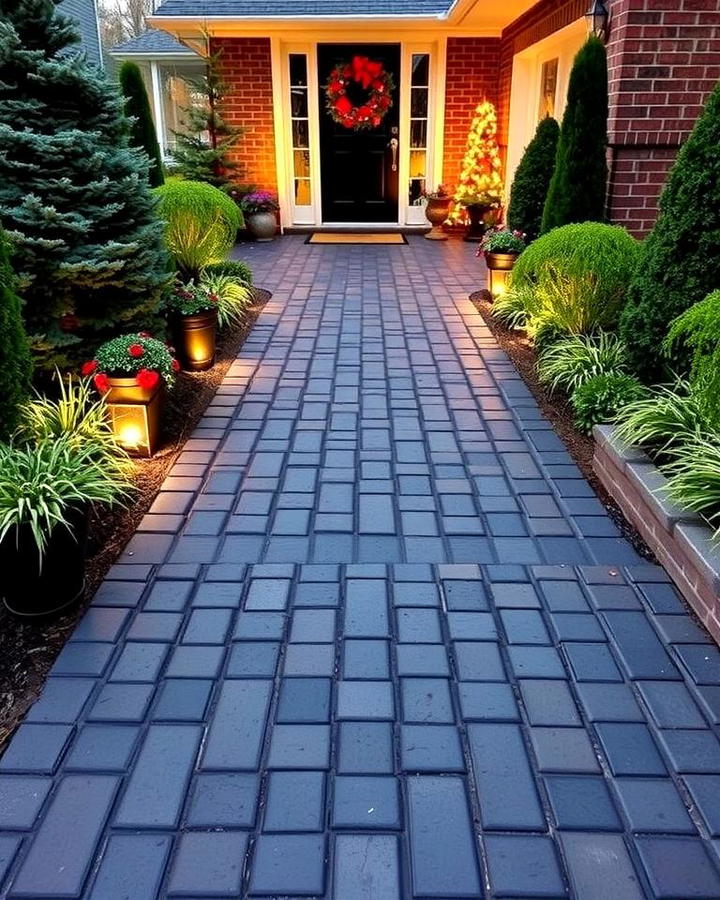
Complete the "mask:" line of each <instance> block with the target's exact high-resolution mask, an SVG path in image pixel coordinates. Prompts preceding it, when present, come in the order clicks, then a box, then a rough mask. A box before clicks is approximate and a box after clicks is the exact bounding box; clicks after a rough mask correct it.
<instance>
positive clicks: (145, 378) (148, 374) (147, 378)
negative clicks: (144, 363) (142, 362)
mask: <svg viewBox="0 0 720 900" xmlns="http://www.w3.org/2000/svg"><path fill="white" fill-rule="evenodd" d="M135 378H136V380H137V383H138V384H139V385H140V387H141V388H145V389H146V390H152V389H153V388H154V387H155V385H156V384H157V383H158V381H160V376H159V375H158V373H157V372H154V371H153V370H152V369H140V371H139V372H138V373H137V375H136V376H135Z"/></svg>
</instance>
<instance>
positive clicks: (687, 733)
mask: <svg viewBox="0 0 720 900" xmlns="http://www.w3.org/2000/svg"><path fill="white" fill-rule="evenodd" d="M247 256H248V258H249V259H250V260H251V262H252V264H253V266H254V268H255V271H256V273H257V280H258V282H259V283H260V284H262V285H264V286H267V287H269V288H271V289H272V290H273V291H274V292H275V296H274V298H273V300H272V301H271V303H270V304H269V306H268V307H267V308H266V310H265V312H264V313H263V315H262V317H261V318H260V320H259V322H258V324H257V326H256V328H255V330H254V331H253V333H252V335H251V339H250V340H249V341H248V342H247V343H246V345H245V347H244V348H243V350H242V353H241V356H240V358H239V359H238V360H237V362H236V363H234V364H233V366H232V368H231V370H230V372H229V374H228V376H227V378H226V379H225V381H224V382H223V385H222V386H221V388H220V390H219V391H218V394H217V396H216V398H215V400H214V401H213V403H212V405H211V406H210V408H209V409H208V412H207V414H206V416H205V417H204V419H203V420H202V423H201V425H200V428H199V429H198V431H197V432H196V434H195V435H194V436H193V438H192V439H191V440H190V441H189V442H188V444H187V447H186V450H185V452H184V453H183V454H182V456H181V457H180V459H179V460H178V463H177V465H176V466H175V468H174V469H173V471H172V474H171V476H170V478H169V479H168V480H167V482H166V483H165V485H164V486H163V490H162V491H161V493H160V495H159V497H158V499H157V501H156V503H155V505H154V507H153V509H152V511H151V513H150V515H148V516H147V517H146V519H145V520H144V521H143V523H142V526H141V529H140V530H139V532H138V534H137V535H136V536H135V537H134V538H133V540H132V541H131V543H130V545H129V547H128V549H127V550H126V552H125V553H124V555H123V557H122V558H121V560H120V561H119V563H118V564H117V565H116V566H115V567H114V568H113V569H112V571H111V573H110V575H109V577H108V579H107V580H106V582H105V583H104V584H103V586H102V587H101V589H100V591H99V592H98V594H97V596H96V598H95V600H94V602H93V605H92V608H91V610H90V611H89V612H88V614H87V615H86V616H85V618H84V619H83V620H82V621H81V623H80V624H79V626H78V628H77V629H76V631H75V633H74V635H73V637H72V639H71V641H70V643H69V644H68V645H67V646H66V648H65V649H64V650H63V652H62V653H61V655H60V657H59V659H58V661H57V663H56V665H55V667H54V669H53V670H52V672H51V675H50V678H49V680H48V682H47V686H46V688H45V691H44V693H43V695H42V697H41V698H40V700H39V701H38V702H37V703H36V704H35V706H34V707H33V708H32V709H31V711H30V713H29V714H28V716H27V719H26V721H25V723H24V724H23V725H22V726H21V728H20V729H19V731H18V732H17V734H16V736H15V738H14V740H13V742H12V743H11V745H10V747H9V748H8V750H7V752H6V753H5V755H4V756H3V758H2V760H0V885H3V888H2V892H1V893H0V896H2V897H5V896H7V897H12V898H15V897H26V898H60V897H89V898H93V900H121V898H128V900H154V898H158V897H173V898H174V897H186V898H187V897H190V898H195V900H206V898H210V897H235V898H237V897H245V896H249V897H253V898H255V897H264V898H270V897H278V898H281V897H298V896H310V897H318V898H325V900H330V898H335V900H396V898H398V900H399V898H408V900H409V898H420V897H425V898H428V897H431V898H438V900H441V898H444V900H449V898H456V897H475V898H479V897H494V898H505V897H516V898H536V897H546V898H548V897H549V898H561V897H568V896H570V897H575V898H579V900H600V898H603V900H608V898H612V900H636V898H681V900H686V898H687V900H689V898H717V897H720V875H719V874H718V858H717V847H716V843H717V842H716V841H715V840H714V839H715V838H717V837H720V743H718V740H717V734H716V733H717V727H718V724H720V652H718V650H717V648H716V647H715V645H714V644H712V643H710V642H709V640H708V638H707V637H706V635H705V633H704V632H703V631H701V630H700V629H699V628H698V627H697V626H696V625H695V624H694V623H693V621H692V620H691V619H690V617H689V616H688V615H687V613H686V612H685V609H684V607H683V605H682V604H681V602H680V601H679V599H678V598H677V596H676V594H675V592H674V590H673V588H672V586H671V585H670V583H669V582H668V579H667V578H666V576H665V575H664V573H663V572H662V570H660V569H657V568H655V567H652V566H648V565H647V564H645V563H643V561H642V560H640V559H639V558H638V557H637V556H636V555H635V553H634V551H633V550H632V548H631V547H630V546H629V545H628V544H627V543H626V542H625V541H624V540H623V539H622V538H621V537H620V536H619V534H618V533H617V531H616V529H615V526H614V525H613V523H612V522H611V520H610V519H609V518H608V517H607V515H606V514H605V512H604V510H603V508H602V506H601V505H600V504H599V502H598V501H597V499H596V498H595V496H594V495H593V492H592V490H591V489H590V487H589V486H588V484H587V483H586V482H585V480H584V479H583V478H582V476H581V474H580V472H579V471H578V469H577V468H576V466H575V465H574V463H573V462H572V460H571V458H570V457H569V455H568V454H567V452H566V450H565V449H564V447H563V445H562V444H561V442H560V441H559V440H558V439H557V437H556V436H555V434H554V432H553V430H552V428H551V427H550V426H549V424H548V423H547V422H545V421H544V420H543V418H542V415H541V413H540V412H539V410H538V408H537V406H536V404H535V402H534V400H533V399H532V397H531V396H530V395H529V393H528V391H527V389H526V388H525V386H524V384H523V382H522V380H521V379H520V378H519V376H518V374H517V372H516V371H515V369H514V367H513V366H512V364H511V363H510V362H509V361H508V360H507V359H506V357H505V356H504V354H503V353H502V352H501V351H500V350H499V349H498V348H497V346H496V344H495V342H494V340H493V338H492V337H491V335H490V333H489V332H488V330H487V328H486V327H485V326H484V324H483V322H482V320H481V318H480V317H479V316H478V315H477V313H476V312H475V311H474V309H473V307H472V305H471V304H470V303H469V301H468V300H467V299H466V298H467V294H468V291H469V290H471V289H473V288H476V287H478V286H479V283H478V281H479V277H480V276H479V266H478V263H477V261H476V260H475V259H474V258H473V256H472V248H470V247H468V246H466V245H460V244H451V245H445V246H436V245H433V244H430V243H429V242H426V241H423V240H422V239H419V238H411V239H410V244H409V246H407V247H351V248H348V247H331V246H320V247H312V246H306V245H305V244H304V243H303V240H302V238H299V237H288V238H284V239H282V240H281V241H277V242H275V243H274V244H272V245H270V246H266V247H261V246H252V247H250V248H247Z"/></svg>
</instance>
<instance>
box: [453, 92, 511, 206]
mask: <svg viewBox="0 0 720 900" xmlns="http://www.w3.org/2000/svg"><path fill="white" fill-rule="evenodd" d="M501 172H502V162H501V159H500V149H499V148H498V143H497V115H496V114H495V107H494V106H493V104H492V103H490V102H489V101H488V100H483V101H482V103H478V105H477V106H476V107H475V114H474V116H473V120H472V124H471V125H470V133H469V134H468V140H467V149H466V151H465V157H464V159H463V163H462V171H461V173H460V179H459V181H458V184H457V188H456V190H455V196H454V197H453V209H452V211H451V213H450V217H449V218H450V221H451V222H453V223H459V222H462V221H464V220H465V215H464V209H463V208H464V207H468V206H475V207H484V208H485V209H486V210H487V209H492V208H494V207H498V206H499V205H500V202H501V198H502V193H503V180H502V174H501Z"/></svg>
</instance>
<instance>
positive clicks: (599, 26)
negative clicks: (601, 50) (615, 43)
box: [585, 0, 610, 43]
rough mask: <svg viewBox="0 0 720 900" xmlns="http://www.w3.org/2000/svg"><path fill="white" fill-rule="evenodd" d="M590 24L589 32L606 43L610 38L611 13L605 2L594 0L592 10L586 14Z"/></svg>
mask: <svg viewBox="0 0 720 900" xmlns="http://www.w3.org/2000/svg"><path fill="white" fill-rule="evenodd" d="M585 18H586V19H587V23H588V32H589V33H590V34H594V35H595V37H597V38H600V40H601V41H602V42H603V43H605V42H606V41H607V38H608V22H609V21H610V12H609V10H608V8H607V4H606V2H605V0H592V3H591V4H590V9H589V10H588V11H587V12H586V13H585Z"/></svg>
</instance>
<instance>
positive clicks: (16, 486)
mask: <svg viewBox="0 0 720 900" xmlns="http://www.w3.org/2000/svg"><path fill="white" fill-rule="evenodd" d="M128 489H129V483H128V481H127V478H126V477H125V476H124V475H123V474H122V470H121V467H120V466H118V465H113V464H112V463H111V462H110V461H109V460H106V459H103V457H102V455H99V454H98V453H97V451H96V448H95V446H94V445H93V443H92V441H87V442H84V443H78V441H77V440H75V439H74V436H73V435H72V434H65V435H62V436H61V437H59V438H57V439H56V440H41V441H40V442H39V443H37V444H35V445H33V444H28V445H25V446H23V445H22V444H18V445H14V444H0V595H2V599H3V602H4V604H5V606H6V607H7V609H8V610H9V611H10V612H12V613H14V614H15V615H17V616H23V617H41V616H47V615H50V614H52V613H57V612H59V611H60V610H62V609H65V608H66V607H68V606H70V605H71V604H73V603H75V602H77V601H78V600H79V599H80V598H81V597H82V595H83V592H84V589H85V556H86V545H87V514H88V508H89V506H90V505H91V504H92V503H105V504H112V503H116V502H118V501H119V500H121V499H122V498H123V497H124V496H126V495H127V493H128Z"/></svg>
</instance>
